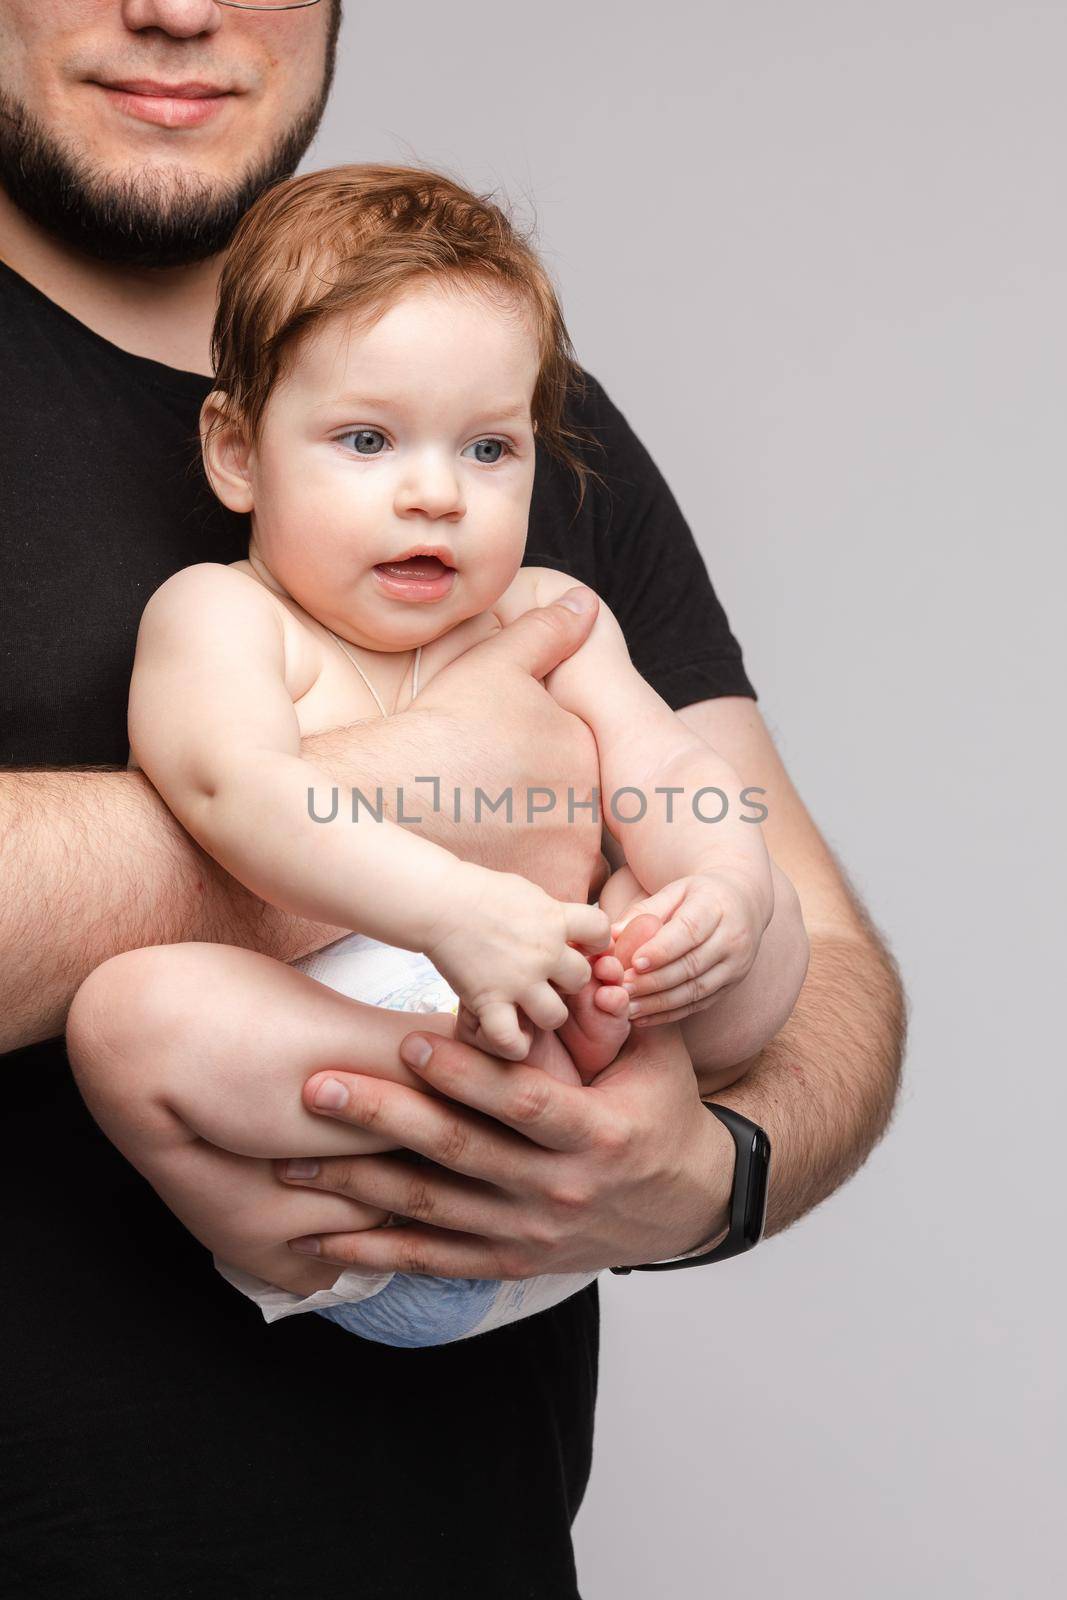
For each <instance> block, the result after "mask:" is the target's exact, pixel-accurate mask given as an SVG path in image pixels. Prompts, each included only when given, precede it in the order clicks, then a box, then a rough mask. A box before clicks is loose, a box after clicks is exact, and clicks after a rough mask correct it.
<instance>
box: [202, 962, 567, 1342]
mask: <svg viewBox="0 0 1067 1600" xmlns="http://www.w3.org/2000/svg"><path fill="white" fill-rule="evenodd" d="M292 965H293V966H294V967H296V968H298V969H299V971H301V972H306V973H307V974H308V976H309V977H312V978H315V979H317V980H318V982H319V983H324V984H326V985H327V986H328V987H329V988H331V989H336V990H338V991H339V992H340V993H341V994H346V995H348V996H349V997H350V998H351V999H353V1000H362V1001H363V1002H364V1003H365V1004H367V1005H373V1006H384V1007H385V1009H386V1010H389V1011H408V1012H413V1013H419V1012H422V1013H426V1012H431V1011H438V1012H440V1011H444V1012H449V1011H450V1012H452V1013H453V1014H455V1012H456V1011H457V1010H458V1008H459V998H458V996H457V995H456V993H455V991H454V990H453V989H451V988H450V987H449V985H448V984H447V983H446V981H445V979H444V978H443V977H442V976H441V974H440V973H439V972H438V970H437V968H436V967H435V966H434V965H433V962H432V961H430V960H429V959H428V958H427V957H426V956H424V955H422V954H421V953H420V952H419V951H415V950H401V949H398V948H397V947H396V946H394V945H388V944H382V943H380V942H379V941H378V940H377V939H369V938H367V937H366V935H365V934H362V933H350V934H346V935H345V936H344V938H342V939H338V940H337V941H336V942H335V943H334V944H331V945H327V946H326V948H325V949H324V950H317V951H315V953H314V954H313V955H310V956H305V957H303V959H302V960H300V961H294V962H293V963H292ZM400 1221H401V1222H402V1221H403V1219H400ZM215 1265H216V1267H217V1268H218V1270H219V1272H220V1273H221V1274H222V1276H223V1277H224V1278H225V1279H226V1281H227V1282H228V1283H231V1284H232V1285H233V1286H234V1288H235V1289H239V1290H240V1291H241V1293H242V1294H244V1295H247V1296H248V1298H249V1299H250V1300H254V1301H255V1302H256V1304H257V1305H258V1306H259V1308H260V1310H261V1311H262V1313H263V1317H264V1319H265V1321H267V1322H277V1321H279V1320H280V1319H281V1318H282V1317H292V1316H296V1315H298V1314H299V1313H300V1312H302V1311H318V1312H319V1313H320V1314H322V1315H324V1316H326V1317H327V1318H328V1319H329V1320H330V1321H331V1322H337V1323H338V1324H339V1325H340V1326H342V1327H346V1328H348V1329H349V1331H351V1332H354V1333H358V1334H360V1336H361V1337H364V1338H369V1339H374V1340H376V1341H377V1342H379V1343H384V1344H393V1345H399V1346H410V1347H421V1346H425V1345H433V1344H450V1343H452V1342H454V1341H455V1340H457V1339H468V1338H470V1337H472V1336H473V1335H474V1334H476V1333H488V1332H489V1331H490V1330H491V1329H493V1328H500V1327H503V1326H504V1325H505V1323H509V1322H517V1321H518V1320H519V1319H520V1318H521V1317H529V1316H533V1315H534V1313H535V1312H538V1311H547V1310H548V1309H549V1307H550V1306H554V1305H558V1304H559V1303H560V1301H562V1300H567V1299H569V1298H570V1296H571V1295H572V1294H577V1292H578V1290H579V1289H584V1288H585V1286H586V1285H587V1284H589V1283H592V1282H593V1281H594V1279H595V1278H596V1277H597V1274H596V1273H595V1272H586V1273H554V1274H552V1275H550V1276H545V1277H541V1278H524V1279H522V1280H521V1281H516V1282H497V1281H492V1280H489V1281H483V1280H481V1279H466V1278H464V1279H442V1278H408V1277H406V1276H404V1275H403V1274H399V1273H393V1272H385V1273H366V1272H358V1273H357V1272H353V1271H347V1272H343V1273H342V1274H341V1276H340V1277H339V1278H338V1279H337V1281H336V1282H335V1283H334V1285H333V1287H332V1288H331V1289H320V1290H318V1291H317V1292H316V1293H315V1294H311V1295H307V1296H305V1297H303V1298H301V1296H300V1295H297V1294H291V1293H290V1292H289V1291H288V1290H286V1289H279V1288H277V1287H276V1285H274V1284H271V1283H265V1282H264V1281H263V1279H262V1278H256V1277H253V1276H252V1274H251V1273H248V1272H241V1271H240V1270H239V1269H238V1268H236V1267H230V1266H227V1265H226V1263H225V1262H222V1261H220V1260H219V1259H218V1257H217V1256H216V1257H215ZM394 1280H397V1281H396V1283H395V1285H394V1289H393V1291H392V1292H391V1293H390V1294H389V1295H387V1296H385V1297H384V1298H383V1299H382V1300H381V1301H379V1302H378V1306H377V1307H369V1306H368V1307H367V1309H366V1311H365V1312H362V1313H361V1312H359V1311H357V1310H356V1308H357V1307H358V1306H360V1305H361V1304H363V1303H364V1302H367V1301H370V1300H372V1299H373V1298H374V1297H375V1296H378V1295H381V1293H382V1291H383V1290H384V1289H385V1288H386V1287H387V1286H388V1285H389V1284H391V1283H393V1282H394ZM401 1291H403V1292H401ZM349 1308H351V1309H349Z"/></svg>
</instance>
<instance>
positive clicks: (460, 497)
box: [395, 451, 467, 522]
mask: <svg viewBox="0 0 1067 1600" xmlns="http://www.w3.org/2000/svg"><path fill="white" fill-rule="evenodd" d="M395 508H396V514H397V516H399V517H412V516H424V517H433V518H434V519H435V520H437V519H440V518H442V517H448V518H449V519H450V520H451V521H454V522H456V521H458V520H459V518H460V517H462V516H463V514H464V512H465V511H466V509H467V506H466V499H465V496H464V493H463V484H462V483H461V481H460V477H459V473H458V472H457V471H456V467H455V463H454V462H453V461H452V460H451V459H450V458H449V457H447V456H446V455H444V454H443V453H441V452H438V451H425V452H422V453H421V454H419V455H417V456H413V457H412V458H411V459H409V461H408V462H407V463H406V464H405V471H404V474H403V477H402V478H401V480H400V484H399V486H398V488H397V491H396V499H395Z"/></svg>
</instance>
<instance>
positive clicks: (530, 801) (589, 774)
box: [270, 587, 608, 954]
mask: <svg viewBox="0 0 1067 1600" xmlns="http://www.w3.org/2000/svg"><path fill="white" fill-rule="evenodd" d="M586 601H587V602H588V608H587V609H580V610H574V609H572V608H571V607H572V603H576V604H581V605H584V603H585V602H586ZM597 604H598V602H597V596H596V595H595V594H594V592H593V591H592V590H591V589H585V588H582V587H577V588H575V589H572V590H570V591H569V592H568V593H567V594H565V595H563V596H561V597H560V599H559V600H557V601H555V602H554V603H553V604H552V605H548V606H538V607H536V608H535V609H533V610H531V611H527V612H525V613H524V614H523V615H522V616H521V617H518V618H517V619H516V620H515V621H514V622H512V623H510V624H509V625H508V626H507V627H506V628H502V629H501V630H500V632H499V633H497V634H494V635H493V637H492V638H490V639H486V640H484V641H483V643H481V644H479V645H475V646H474V647H473V648H472V649H470V650H468V651H466V652H465V653H464V654H463V655H461V656H457V658H456V659H455V661H452V662H450V663H449V665H448V666H447V667H443V668H442V669H441V671H440V672H438V673H437V674H436V675H435V676H434V677H433V678H432V679H431V680H430V682H429V683H428V684H427V685H426V687H425V688H424V689H422V690H420V692H419V697H418V699H417V700H416V701H415V703H414V705H413V706H411V707H410V709H409V710H407V711H405V712H404V714H403V716H400V717H390V718H389V719H388V720H387V721H384V722H373V723H369V724H368V723H363V724H360V725H359V726H358V727H357V728H356V729H354V730H353V729H347V728H338V729H335V730H333V731H331V732H328V733H320V734H312V735H310V736H309V737H308V738H306V739H305V740H304V741H303V745H302V748H303V751H304V753H305V754H306V755H308V756H309V757H310V758H311V759H312V760H314V762H315V764H316V765H317V766H318V767H320V768H324V769H325V770H327V771H328V772H329V773H330V774H331V775H332V776H333V777H334V779H335V780H336V781H337V782H338V783H339V784H344V785H345V786H346V787H349V788H351V787H357V788H361V789H362V790H363V792H364V793H365V794H373V793H374V792H375V790H376V789H377V788H378V787H379V786H380V787H381V789H382V800H383V803H384V806H385V810H386V812H387V814H388V815H389V816H390V817H392V818H393V820H397V813H396V801H397V795H396V789H395V786H396V785H397V784H403V786H404V792H403V796H402V799H403V801H404V806H405V811H406V813H407V814H408V815H409V816H415V817H418V818H419V819H420V820H419V822H418V824H417V826H416V829H415V831H416V832H419V833H421V834H423V835H424V836H425V837H426V838H429V839H432V840H433V841H434V843H435V844H440V845H443V846H444V847H445V849H446V850H451V851H452V853H453V854H454V855H457V856H459V857H461V858H462V859H463V860H464V861H469V862H474V863H476V864H477V865H479V866H483V867H493V868H494V869H496V870H497V871H501V872H514V873H518V874H520V875H521V876H522V877H524V878H528V879H529V880H530V882H531V883H536V884H538V885H539V886H540V887H541V888H542V889H544V890H545V891H546V892H547V893H548V894H551V895H553V896H554V897H555V898H556V899H557V900H570V901H581V902H582V903H585V902H587V901H588V900H589V899H590V897H591V895H592V894H595V893H598V892H599V890H600V888H601V886H602V884H603V881H604V879H605V878H606V877H607V871H608V869H607V863H606V862H605V861H604V859H603V857H602V856H601V853H600V837H601V819H600V814H599V807H597V806H591V805H590V804H589V801H590V798H591V796H592V794H593V790H594V789H595V788H596V787H597V785H598V783H599V770H600V769H599V761H598V757H597V748H596V741H595V739H594V737H593V734H592V732H591V730H590V729H589V727H588V725H587V724H586V723H585V722H583V721H582V720H581V718H580V717H576V716H574V715H573V714H572V713H571V712H569V711H565V710H564V709H563V708H562V706H560V705H559V704H558V702H557V701H556V700H554V699H553V697H552V695H551V694H549V692H548V690H547V689H545V688H544V685H543V679H544V678H546V677H547V676H548V674H549V673H550V672H551V671H552V669H553V668H554V667H556V666H557V665H558V664H559V662H560V661H562V660H564V659H565V658H566V657H568V656H570V655H572V654H573V653H574V651H575V650H577V649H578V647H579V645H581V644H582V643H583V642H584V640H585V638H586V636H587V635H588V633H589V630H590V628H591V627H592V625H593V621H594V619H595V617H596V612H597ZM420 777H421V778H423V779H425V780H427V781H425V782H423V783H421V784H416V783H415V779H416V778H420ZM430 780H436V785H434V783H433V782H432V781H430ZM476 790H481V792H482V794H483V796H487V797H488V800H489V801H493V800H495V799H497V797H499V796H501V795H504V794H506V793H510V795H511V797H512V805H511V807H510V809H509V808H507V807H501V808H500V809H499V810H493V809H492V808H491V805H490V804H489V803H487V802H485V801H483V802H482V803H481V805H480V807H479V809H478V812H477V814H476V812H475V791H476ZM457 791H458V795H459V806H458V813H457V806H456V794H457ZM569 796H571V797H573V803H572V805H571V806H570V807H569V806H568V797H569ZM435 802H436V808H435ZM270 953H271V954H275V953H276V952H274V951H272V952H270ZM294 953H296V952H294ZM301 953H302V952H301Z"/></svg>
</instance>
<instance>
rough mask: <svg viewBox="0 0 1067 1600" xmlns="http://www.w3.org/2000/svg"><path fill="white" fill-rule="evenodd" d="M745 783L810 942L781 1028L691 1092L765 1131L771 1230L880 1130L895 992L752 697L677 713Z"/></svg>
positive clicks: (883, 958)
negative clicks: (719, 1080)
mask: <svg viewBox="0 0 1067 1600" xmlns="http://www.w3.org/2000/svg"><path fill="white" fill-rule="evenodd" d="M679 714H680V716H681V717H682V719H683V721H685V722H686V723H688V724H689V726H690V727H692V728H693V729H694V730H695V731H696V732H698V733H699V734H701V736H702V737H704V738H706V739H708V740H709V741H711V742H714V743H715V745H716V748H717V749H719V750H721V751H722V752H723V754H724V755H725V756H726V757H727V759H728V760H730V761H731V763H732V764H733V765H734V766H735V767H736V768H737V770H738V771H739V772H740V774H741V776H742V779H743V781H744V782H745V783H746V784H753V785H760V786H761V787H763V788H764V789H765V790H766V791H767V792H766V795H765V797H764V801H765V804H766V805H767V807H768V816H767V820H766V822H765V823H764V824H763V828H764V836H765V839H766V843H767V847H768V849H769V850H770V851H771V853H772V854H773V856H774V858H775V860H776V861H777V862H778V863H779V864H780V865H781V867H782V869H783V871H785V872H786V873H787V874H788V876H789V877H790V879H791V880H792V882H793V884H794V885H795V887H796V889H797V893H798V894H799V896H800V902H801V906H802V908H803V912H804V920H805V925H806V927H807V931H808V937H809V939H810V943H811V960H810V964H809V967H808V974H807V977H806V979H805V982H804V987H803V989H802V990H801V992H800V997H799V999H798V1000H797V1003H796V1006H795V1008H794V1010H793V1014H792V1016H791V1017H790V1018H789V1021H788V1022H787V1023H786V1025H785V1027H784V1028H783V1029H782V1030H781V1032H780V1033H779V1034H778V1035H777V1036H776V1037H775V1038H774V1039H772V1040H771V1042H770V1044H768V1045H767V1046H765V1048H764V1049H763V1050H762V1051H761V1052H760V1054H759V1055H758V1056H756V1057H755V1058H754V1060H753V1061H752V1062H751V1063H750V1064H749V1066H748V1069H747V1071H746V1072H745V1075H744V1076H743V1077H742V1078H741V1079H740V1080H739V1081H738V1082H737V1083H736V1084H734V1085H732V1086H731V1087H729V1088H725V1089H717V1088H715V1086H714V1085H713V1084H708V1085H705V1084H703V1083H702V1084H701V1090H702V1093H704V1094H705V1096H706V1097H707V1098H714V1099H715V1100H716V1101H718V1102H721V1103H722V1104H724V1105H728V1106H732V1107H734V1108H735V1109H736V1110H737V1111H740V1112H741V1113H742V1115H743V1116H746V1117H749V1118H751V1120H752V1121H753V1122H757V1123H759V1125H760V1126H761V1127H763V1128H765V1129H766V1130H767V1133H768V1135H769V1136H770V1140H771V1145H772V1149H773V1152H774V1153H773V1158H772V1164H773V1171H772V1174H771V1185H770V1191H769V1194H768V1204H767V1231H768V1233H776V1232H780V1231H781V1230H782V1229H783V1228H787V1227H789V1225H790V1224H791V1223H792V1222H795V1221H796V1220H797V1219H798V1218H799V1217H802V1216H803V1215H804V1214H805V1213H806V1212H807V1211H810V1210H811V1208H812V1207H813V1206H815V1205H818V1204H819V1202H820V1201H821V1200H824V1199H825V1198H826V1197H827V1196H828V1195H830V1194H832V1193H833V1192H834V1190H835V1189H837V1188H839V1187H840V1185H841V1184H842V1183H844V1182H845V1181H846V1179H848V1178H849V1177H850V1176H851V1175H852V1173H854V1172H855V1171H856V1169H857V1168H858V1167H859V1166H861V1165H862V1163H863V1161H864V1160H865V1159H866V1157H867V1155H868V1154H869V1152H870V1150H871V1149H872V1147H873V1146H874V1144H875V1143H876V1142H877V1140H878V1139H879V1138H880V1137H881V1135H882V1134H883V1133H884V1132H885V1129H886V1128H887V1127H888V1125H889V1120H890V1117H891V1115H892V1110H893V1104H894V1101H895V1099H896V1094H897V1089H898V1087H899V1082H900V1072H901V1066H902V1062H903V1056H904V1043H905V1031H906V1006H905V998H904V992H903V988H902V985H901V981H900V975H899V972H898V970H897V966H896V963H895V961H894V960H893V957H892V955H891V954H890V952H889V951H888V950H887V949H886V946H885V944H884V942H883V940H882V939H881V937H880V935H879V934H878V931H877V929H876V928H875V927H874V924H873V923H872V921H871V919H870V917H869V916H868V914H867V912H866V911H865V909H864V908H863V906H862V904H861V903H860V900H859V897H858V896H857V895H856V893H855V892H854V890H853V889H852V887H851V885H850V884H849V882H848V878H847V876H846V874H845V872H844V871H843V869H842V868H841V865H840V863H839V862H838V861H836V859H835V858H834V856H833V854H832V852H831V851H830V849H829V848H828V846H827V845H826V843H825V841H824V840H823V839H822V837H821V835H820V834H819V831H818V829H817V828H816V827H815V824H814V822H813V821H812V819H811V817H810V815H809V814H808V812H807V810H806V808H805V807H804V805H803V802H802V801H801V799H800V797H799V795H798V794H797V791H796V789H795V788H794V786H793V784H792V782H791V780H790V778H789V775H788V773H787V772H786V770H785V768H784V766H783V764H782V761H781V759H780V757H779V755H778V752H777V751H776V749H775V747H774V744H773V741H772V740H771V737H770V734H769V732H768V731H767V728H766V726H765V724H764V722H763V719H762V717H761V716H760V714H759V712H758V710H757V709H756V707H755V705H754V704H753V702H752V701H750V700H746V699H739V698H724V699H722V700H709V701H704V702H701V703H700V704H699V705H695V706H689V707H687V708H686V709H685V710H683V711H682V712H680V713H679Z"/></svg>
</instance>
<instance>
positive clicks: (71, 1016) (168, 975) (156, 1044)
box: [66, 945, 196, 1121]
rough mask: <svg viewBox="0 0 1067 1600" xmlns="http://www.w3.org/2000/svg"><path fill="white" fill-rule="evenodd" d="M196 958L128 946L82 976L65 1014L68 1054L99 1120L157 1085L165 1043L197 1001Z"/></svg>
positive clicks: (182, 950) (141, 1100)
mask: <svg viewBox="0 0 1067 1600" xmlns="http://www.w3.org/2000/svg"><path fill="white" fill-rule="evenodd" d="M195 980H196V962H195V961H191V960H190V959H189V955H188V953H187V950H186V947H185V946H182V945H154V946H151V947H149V948H146V949H143V950H127V951H124V952H123V953H122V954H120V955H117V956H112V957H111V958H110V960H108V961H104V962H102V963H101V965H100V966H99V967H97V968H95V970H94V971H93V972H91V973H90V974H89V976H88V977H87V978H86V979H85V981H84V982H83V983H82V985H81V987H80V988H79V989H78V991H77V993H76V994H75V996H74V999H73V1001H72V1003H71V1007H70V1011H69V1013H68V1015H67V1026H66V1042H67V1055H68V1057H69V1059H70V1064H71V1068H72V1070H73V1072H74V1076H75V1079H76V1080H77V1083H78V1086H79V1088H80V1089H81V1092H82V1095H83V1096H84V1098H85V1100H86V1103H87V1104H88V1106H89V1109H90V1110H91V1111H92V1112H93V1114H94V1116H96V1117H97V1119H98V1120H100V1121H103V1120H105V1119H106V1120H110V1119H111V1117H112V1116H114V1115H116V1114H129V1113H130V1112H131V1111H132V1109H133V1108H134V1107H143V1106H144V1105H145V1104H146V1103H147V1102H150V1101H151V1100H152V1098H153V1096H154V1095H155V1094H156V1093H157V1092H158V1090H159V1087H160V1085H159V1083H158V1082H157V1081H156V1079H157V1077H158V1075H159V1072H160V1070H161V1067H162V1063H163V1062H164V1060H165V1059H166V1056H167V1051H168V1046H169V1045H171V1044H172V1043H173V1042H174V1041H175V1040H176V1039H177V1038H178V1037H179V1036H180V1033H181V1030H182V1027H183V1022H184V1024H185V1025H187V1019H188V1017H189V1013H190V1009H191V1008H192V1007H193V1006H194V1004H195V995H196V988H195Z"/></svg>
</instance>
